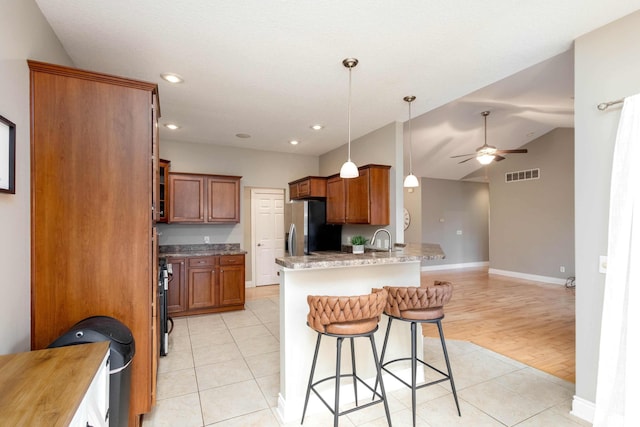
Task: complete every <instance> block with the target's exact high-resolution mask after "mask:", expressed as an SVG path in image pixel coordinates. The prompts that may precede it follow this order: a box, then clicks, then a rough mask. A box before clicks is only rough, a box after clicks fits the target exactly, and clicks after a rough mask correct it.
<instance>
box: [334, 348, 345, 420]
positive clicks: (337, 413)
mask: <svg viewBox="0 0 640 427" xmlns="http://www.w3.org/2000/svg"><path fill="white" fill-rule="evenodd" d="M343 339H344V338H338V341H337V343H336V348H337V349H336V354H337V355H336V401H335V406H334V407H333V427H338V417H339V416H340V356H341V353H342V340H343Z"/></svg>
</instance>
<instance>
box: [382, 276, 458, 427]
mask: <svg viewBox="0 0 640 427" xmlns="http://www.w3.org/2000/svg"><path fill="white" fill-rule="evenodd" d="M384 289H385V290H386V291H387V304H386V306H385V309H384V313H385V314H386V315H387V316H388V317H389V323H388V324H387V332H386V334H385V336H384V344H383V345H382V354H381V356H380V365H381V369H382V370H384V371H385V372H387V373H388V374H390V375H391V376H393V377H394V378H396V379H397V380H398V381H400V382H401V383H403V384H404V385H406V386H407V387H409V388H410V389H411V410H412V415H413V425H414V427H415V425H416V390H418V389H420V388H422V387H427V386H430V385H434V384H438V383H441V382H443V381H447V380H449V382H450V383H451V390H452V391H453V399H454V400H455V402H456V408H457V409H458V416H461V414H460V405H459V404H458V395H457V393H456V386H455V384H454V382H453V374H452V373H451V365H450V363H449V355H448V354H447V346H446V344H445V342H444V334H443V332H442V324H441V320H442V319H443V318H444V310H443V306H444V305H445V304H446V303H448V302H449V300H451V294H452V293H453V286H452V285H451V283H450V282H440V281H435V282H434V284H433V286H430V287H426V288H419V287H412V286H407V287H394V286H385V287H384ZM393 320H401V321H404V322H411V357H404V358H399V359H394V360H390V361H388V362H384V355H385V352H386V350H387V341H388V339H389V331H390V330H391V322H392V321H393ZM418 323H420V324H422V323H435V324H436V325H437V326H438V333H439V334H440V342H441V343H442V351H443V353H444V360H445V362H446V364H447V372H446V373H445V372H442V371H441V370H440V369H438V368H436V367H434V366H432V365H430V364H428V363H426V362H425V361H423V360H422V359H420V358H418V355H417V350H418V349H417V348H416V334H417V327H416V324H418ZM405 360H410V361H411V384H408V383H407V382H405V381H404V380H402V379H400V378H399V377H398V376H397V375H396V374H394V373H393V372H391V371H390V370H389V369H387V368H386V366H387V365H390V364H392V363H395V362H400V361H405ZM417 362H420V363H422V364H423V365H424V366H427V367H429V368H431V369H432V370H434V371H436V372H438V373H439V374H441V375H442V376H443V377H442V378H440V379H437V380H434V381H430V382H426V383H423V384H420V385H416V371H417ZM376 389H377V384H376ZM374 398H375V396H374Z"/></svg>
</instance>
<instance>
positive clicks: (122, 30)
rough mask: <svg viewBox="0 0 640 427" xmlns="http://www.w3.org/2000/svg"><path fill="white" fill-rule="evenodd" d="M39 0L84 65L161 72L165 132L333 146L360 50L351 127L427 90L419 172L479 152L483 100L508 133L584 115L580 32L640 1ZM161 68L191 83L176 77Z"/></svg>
mask: <svg viewBox="0 0 640 427" xmlns="http://www.w3.org/2000/svg"><path fill="white" fill-rule="evenodd" d="M36 1H37V3H38V5H39V6H40V8H41V10H42V12H43V13H44V15H45V17H46V18H47V20H48V21H49V23H50V24H51V26H52V27H53V29H54V31H55V32H56V34H57V35H58V37H59V39H60V41H61V43H62V44H63V46H64V48H65V49H66V51H67V52H68V54H69V55H70V57H71V58H72V60H73V61H74V63H75V65H76V66H77V67H79V68H84V69H89V70H94V71H100V72H105V73H110V74H116V75H121V76H126V77H131V78H136V79H141V80H146V81H152V82H158V83H159V85H160V99H161V106H162V118H161V123H167V122H174V123H177V124H179V125H180V126H181V129H179V130H178V131H174V132H171V131H169V130H167V129H164V128H162V129H161V134H160V136H161V139H170V140H175V141H188V142H196V143H208V144H218V145H231V146H237V147H244V148H253V149H261V150H271V151H281V152H294V153H301V154H310V155H320V154H323V153H325V152H327V151H329V150H332V149H334V148H336V147H338V146H340V145H343V144H345V143H346V142H347V94H348V71H347V70H346V69H345V68H344V67H343V65H342V60H343V59H344V58H346V57H355V58H358V59H359V60H360V64H359V65H358V66H357V67H356V68H354V70H353V102H352V138H354V139H355V138H357V137H359V136H362V135H364V134H366V133H368V132H371V131H373V130H375V129H377V128H380V127H381V126H384V125H386V124H388V123H389V122H391V121H394V120H398V121H402V122H405V121H406V120H407V119H408V109H407V105H406V103H405V102H404V101H403V100H402V98H403V97H404V96H405V95H410V94H412V95H415V96H417V99H416V101H415V102H414V103H413V105H412V113H413V116H414V118H415V120H414V121H412V123H413V126H412V127H413V148H414V157H413V159H414V162H413V163H414V173H415V174H416V175H418V176H426V177H434V178H447V179H459V178H461V177H463V176H465V175H466V174H468V173H469V172H471V171H472V170H473V169H474V168H476V167H477V165H474V164H473V163H475V162H473V161H470V162H467V163H465V164H463V165H458V164H457V162H455V161H453V160H451V159H448V156H450V155H454V154H464V153H470V152H473V151H474V150H475V148H476V147H478V146H480V145H482V142H483V136H482V135H483V134H482V123H483V122H482V117H481V116H480V112H482V111H484V110H487V109H489V110H491V111H492V114H491V116H490V117H489V119H488V129H489V136H488V138H489V143H490V144H492V145H496V146H498V147H499V148H515V147H517V146H520V145H522V144H524V143H526V142H528V141H529V140H530V139H531V138H535V137H537V136H540V135H541V134H543V133H545V132H547V131H549V130H551V129H553V128H554V127H557V126H572V123H573V102H572V99H571V97H572V94H573V93H572V92H573V57H572V53H571V52H570V49H571V48H572V41H573V40H574V39H575V38H576V37H578V36H580V35H582V34H584V33H587V32H589V31H591V30H593V29H595V28H598V27H600V26H602V25H604V24H607V23H609V22H611V21H613V20H615V19H617V18H620V17H622V16H624V15H627V14H629V13H631V12H633V11H635V10H637V9H640V0H610V1H607V2H604V1H601V0H597V1H596V0H562V1H558V0H553V1H551V0H541V1H536V2H521V1H518V2H516V1H512V0H492V1H484V2H479V1H473V0H449V1H424V0H412V1H392V0H378V1H371V0H325V1H314V0H219V1H211V0H190V1H181V2H176V1H175V0H173V1H169V0H136V1H129V0H127V1H125V0H110V1H104V0H102V1H97V0H83V1H68V0H36ZM567 51H569V52H568V53H566V54H564V55H561V54H563V53H564V52H567ZM558 55H559V56H558ZM550 58H551V59H550ZM536 64H538V65H536ZM532 66H535V67H534V68H532V69H529V67H532ZM523 70H524V71H523ZM521 71H522V72H521ZM163 72H174V73H177V74H180V75H181V76H183V77H184V78H185V82H184V83H182V84H179V85H169V84H168V83H166V82H164V81H161V80H160V77H159V75H160V73H163ZM519 72H521V73H519ZM510 76H511V77H510ZM507 77H508V78H507ZM505 78H507V79H506V80H503V79H505ZM314 123H321V124H323V125H324V126H325V128H324V129H323V130H322V131H319V132H315V131H312V130H311V129H310V128H309V126H310V125H311V124H314ZM531 132H533V136H532V137H527V136H526V135H527V134H529V135H531ZM238 133H247V134H250V135H251V138H248V139H240V138H237V137H236V136H235V135H236V134H238ZM294 138H295V139H299V140H300V141H301V144H299V145H298V146H291V145H289V144H288V141H289V140H290V139H294ZM354 161H356V163H357V159H354Z"/></svg>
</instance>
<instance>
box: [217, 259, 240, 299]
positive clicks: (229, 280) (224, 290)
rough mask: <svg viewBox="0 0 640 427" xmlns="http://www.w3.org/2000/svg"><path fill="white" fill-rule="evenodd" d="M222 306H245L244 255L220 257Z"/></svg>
mask: <svg viewBox="0 0 640 427" xmlns="http://www.w3.org/2000/svg"><path fill="white" fill-rule="evenodd" d="M219 274H220V276H219V283H220V305H223V306H229V305H237V304H242V305H244V255H224V256H221V257H220V272H219Z"/></svg>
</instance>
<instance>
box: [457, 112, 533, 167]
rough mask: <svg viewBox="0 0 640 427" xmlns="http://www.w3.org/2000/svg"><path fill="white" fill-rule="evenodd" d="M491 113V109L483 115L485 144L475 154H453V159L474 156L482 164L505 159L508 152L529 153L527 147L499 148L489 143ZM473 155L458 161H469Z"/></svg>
mask: <svg viewBox="0 0 640 427" xmlns="http://www.w3.org/2000/svg"><path fill="white" fill-rule="evenodd" d="M489 114H491V112H490V111H483V112H482V117H484V144H483V145H482V147H478V148H476V152H475V153H473V154H460V155H459V156H451V158H452V159H455V158H456V157H467V156H473V157H475V158H476V160H478V162H479V163H480V164H481V165H484V166H486V165H488V164H491V162H493V161H494V160H495V161H496V162H499V161H500V160H504V159H505V158H504V157H503V156H502V155H503V154H507V153H527V152H528V150H527V149H526V148H517V149H515V150H498V149H497V148H496V147H494V146H492V145H489V144H487V116H488V115H489ZM473 157H469V158H468V159H464V160H462V161H461V162H458V163H464V162H468V161H469V160H471V159H473Z"/></svg>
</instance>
